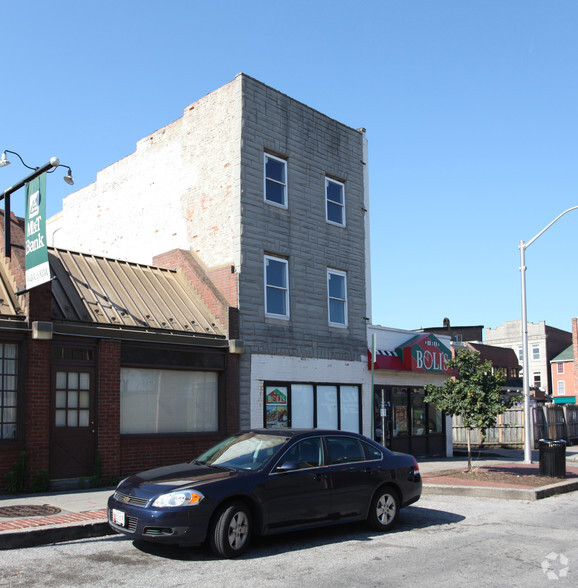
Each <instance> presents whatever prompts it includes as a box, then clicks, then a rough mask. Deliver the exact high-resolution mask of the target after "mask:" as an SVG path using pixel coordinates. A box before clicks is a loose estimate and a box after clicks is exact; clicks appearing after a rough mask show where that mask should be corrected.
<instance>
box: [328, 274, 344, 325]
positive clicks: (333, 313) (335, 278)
mask: <svg viewBox="0 0 578 588" xmlns="http://www.w3.org/2000/svg"><path fill="white" fill-rule="evenodd" d="M327 298H328V308H329V324H330V325H338V326H340V327H346V326H347V275H346V274H345V272H340V271H339V270H335V269H328V270H327Z"/></svg>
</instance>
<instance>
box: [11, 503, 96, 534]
mask: <svg viewBox="0 0 578 588" xmlns="http://www.w3.org/2000/svg"><path fill="white" fill-rule="evenodd" d="M98 520H100V521H106V509H103V510H94V511H89V512H80V513H67V514H62V513H60V514H57V515H51V516H41V517H32V518H23V519H19V518H11V519H8V520H6V521H2V519H0V533H2V532H3V531H17V530H19V529H28V528H31V527H43V526H47V525H66V524H70V523H81V522H84V521H98Z"/></svg>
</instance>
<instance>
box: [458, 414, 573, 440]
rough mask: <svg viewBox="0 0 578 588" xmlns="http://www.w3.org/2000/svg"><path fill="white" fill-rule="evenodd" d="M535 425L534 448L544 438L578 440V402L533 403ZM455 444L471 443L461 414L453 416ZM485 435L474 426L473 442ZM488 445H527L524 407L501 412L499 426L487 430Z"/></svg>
mask: <svg viewBox="0 0 578 588" xmlns="http://www.w3.org/2000/svg"><path fill="white" fill-rule="evenodd" d="M532 419H533V429H534V448H535V449H537V448H538V441H539V440H540V439H564V440H565V441H567V442H568V443H569V444H573V443H578V405H576V404H545V405H540V406H534V407H532ZM452 426H453V441H454V445H458V446H460V445H467V436H466V435H467V431H466V429H465V428H464V427H463V426H462V422H461V418H460V417H457V416H454V417H453V419H452ZM481 441H482V436H481V433H480V431H479V430H477V429H474V430H473V431H472V435H471V442H472V445H480V444H481ZM484 445H486V446H489V447H491V446H494V447H496V446H506V447H508V446H513V447H516V446H523V445H524V409H523V408H522V407H516V408H511V409H509V410H508V411H506V412H505V413H504V414H502V415H499V416H498V422H497V425H496V426H495V427H492V428H491V429H487V430H486V438H485V440H484Z"/></svg>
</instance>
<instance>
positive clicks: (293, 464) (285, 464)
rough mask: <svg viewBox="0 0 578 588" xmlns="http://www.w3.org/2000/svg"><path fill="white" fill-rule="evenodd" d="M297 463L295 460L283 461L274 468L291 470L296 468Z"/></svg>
mask: <svg viewBox="0 0 578 588" xmlns="http://www.w3.org/2000/svg"><path fill="white" fill-rule="evenodd" d="M298 469H299V464H298V463H297V462H296V461H284V462H283V463H282V464H281V465H280V466H277V467H276V468H275V471H276V472H289V471H291V470H298Z"/></svg>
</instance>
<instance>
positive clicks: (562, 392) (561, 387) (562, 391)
mask: <svg viewBox="0 0 578 588" xmlns="http://www.w3.org/2000/svg"><path fill="white" fill-rule="evenodd" d="M557 386H558V396H566V382H564V380H562V381H561V382H558V384H557Z"/></svg>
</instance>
